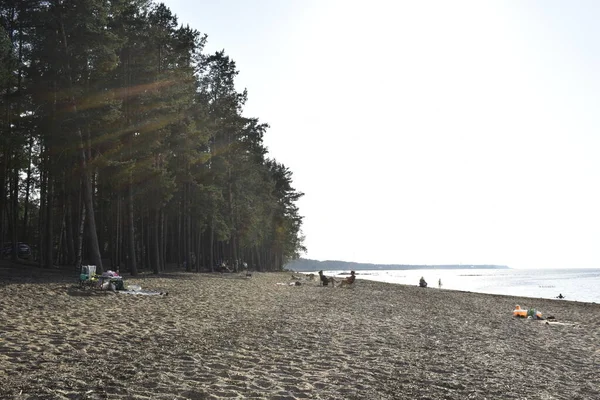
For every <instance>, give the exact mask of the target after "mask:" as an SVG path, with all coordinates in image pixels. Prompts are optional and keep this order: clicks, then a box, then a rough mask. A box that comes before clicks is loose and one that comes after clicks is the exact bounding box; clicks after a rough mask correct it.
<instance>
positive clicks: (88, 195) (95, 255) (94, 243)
mask: <svg viewBox="0 0 600 400" xmlns="http://www.w3.org/2000/svg"><path fill="white" fill-rule="evenodd" d="M59 10H60V7H59ZM59 21H60V30H61V34H62V40H63V46H64V50H65V54H66V55H67V63H66V64H67V76H68V79H67V82H68V86H69V89H71V91H72V90H73V79H72V76H71V65H70V61H69V56H70V53H71V52H70V49H69V46H68V44H67V34H66V32H65V25H64V22H63V20H62V14H59ZM70 100H71V111H72V113H73V117H74V119H75V120H77V114H78V113H77V102H76V100H75V96H73V95H72V96H71V99H70ZM76 131H77V136H78V138H79V153H80V157H81V160H80V161H81V174H82V179H83V199H84V202H85V208H86V213H87V215H88V223H87V226H88V236H89V239H90V251H91V261H92V264H93V265H96V270H97V271H98V273H102V272H103V268H102V256H101V255H100V246H99V245H98V235H97V232H96V217H95V215H94V193H93V189H92V178H91V176H90V171H89V169H88V165H87V164H88V162H87V154H86V148H85V147H86V146H85V141H84V139H83V132H82V131H81V126H79V124H78V123H77V124H76Z"/></svg>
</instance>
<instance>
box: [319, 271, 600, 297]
mask: <svg viewBox="0 0 600 400" xmlns="http://www.w3.org/2000/svg"><path fill="white" fill-rule="evenodd" d="M348 272H349V271H324V273H325V275H328V276H338V277H340V278H342V277H344V276H347V274H348ZM355 272H356V277H357V279H369V280H373V281H379V282H388V283H397V284H402V285H415V286H416V285H418V284H419V279H420V278H421V277H423V278H424V279H425V281H426V282H427V284H428V287H430V288H439V287H440V285H439V283H440V282H441V288H442V289H449V290H462V291H468V292H477V293H489V294H502V295H510V296H521V297H533V298H544V299H553V298H556V297H557V296H559V295H560V294H562V295H563V296H564V299H563V300H564V301H580V302H589V303H592V302H593V303H600V269H567V268H565V269H412V270H356V271H355Z"/></svg>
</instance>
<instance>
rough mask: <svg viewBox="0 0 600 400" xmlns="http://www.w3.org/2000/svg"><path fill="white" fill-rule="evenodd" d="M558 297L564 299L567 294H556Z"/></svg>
mask: <svg viewBox="0 0 600 400" xmlns="http://www.w3.org/2000/svg"><path fill="white" fill-rule="evenodd" d="M556 298H557V299H564V298H565V296H563V295H562V293H559V294H558V296H556Z"/></svg>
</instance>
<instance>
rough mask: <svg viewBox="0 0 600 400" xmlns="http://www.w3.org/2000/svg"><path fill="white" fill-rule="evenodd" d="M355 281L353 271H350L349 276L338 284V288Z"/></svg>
mask: <svg viewBox="0 0 600 400" xmlns="http://www.w3.org/2000/svg"><path fill="white" fill-rule="evenodd" d="M355 279H356V275H355V274H354V271H350V276H349V277H347V278H345V279H343V280H342V283H340V286H344V285H352V284H353V283H354V280H355Z"/></svg>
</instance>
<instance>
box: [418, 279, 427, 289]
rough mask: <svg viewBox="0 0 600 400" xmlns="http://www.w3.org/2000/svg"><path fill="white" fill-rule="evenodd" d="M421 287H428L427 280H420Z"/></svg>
mask: <svg viewBox="0 0 600 400" xmlns="http://www.w3.org/2000/svg"><path fill="white" fill-rule="evenodd" d="M419 286H420V287H427V282H425V278H423V277H421V279H419Z"/></svg>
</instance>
